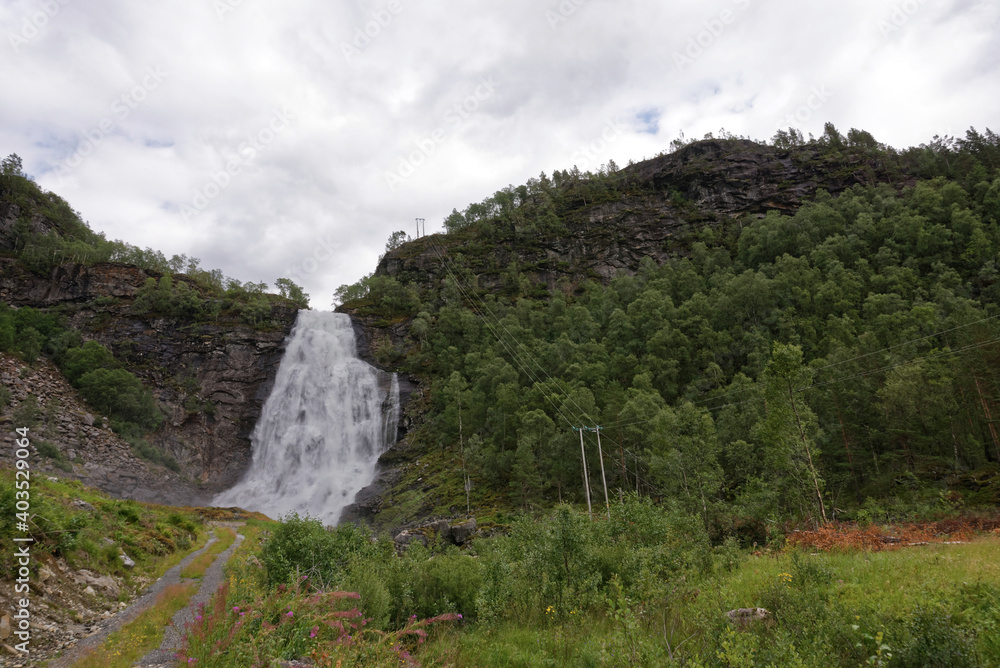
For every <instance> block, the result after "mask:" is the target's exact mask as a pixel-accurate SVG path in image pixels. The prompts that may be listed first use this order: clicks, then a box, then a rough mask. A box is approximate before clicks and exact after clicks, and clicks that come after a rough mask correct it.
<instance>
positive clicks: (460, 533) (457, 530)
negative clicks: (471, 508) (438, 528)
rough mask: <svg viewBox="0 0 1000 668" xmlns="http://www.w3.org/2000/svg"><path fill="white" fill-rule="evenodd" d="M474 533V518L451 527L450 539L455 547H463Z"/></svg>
mask: <svg viewBox="0 0 1000 668" xmlns="http://www.w3.org/2000/svg"><path fill="white" fill-rule="evenodd" d="M475 533H476V518H475V517H473V518H471V519H468V520H465V521H464V522H459V523H458V524H455V525H453V526H452V527H451V537H452V540H454V541H455V544H456V545H465V543H466V541H468V540H469V539H470V538H472V536H473V534H475Z"/></svg>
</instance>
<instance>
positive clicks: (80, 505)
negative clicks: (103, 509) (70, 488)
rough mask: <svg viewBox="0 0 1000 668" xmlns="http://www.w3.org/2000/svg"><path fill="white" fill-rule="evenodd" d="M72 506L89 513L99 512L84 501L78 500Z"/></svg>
mask: <svg viewBox="0 0 1000 668" xmlns="http://www.w3.org/2000/svg"><path fill="white" fill-rule="evenodd" d="M70 505H72V506H73V507H74V508H79V509H80V510H85V511H87V512H88V513H93V512H97V510H96V509H95V508H94V507H93V506H92V505H90V504H89V503H87V502H86V501H84V500H83V499H76V500H75V501H73V503H72V504H70Z"/></svg>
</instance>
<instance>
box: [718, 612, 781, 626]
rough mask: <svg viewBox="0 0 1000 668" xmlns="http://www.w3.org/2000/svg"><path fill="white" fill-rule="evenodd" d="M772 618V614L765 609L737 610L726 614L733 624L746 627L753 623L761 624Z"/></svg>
mask: <svg viewBox="0 0 1000 668" xmlns="http://www.w3.org/2000/svg"><path fill="white" fill-rule="evenodd" d="M770 616H771V613H770V612H768V611H767V610H765V609H764V608H737V609H736V610H730V611H729V612H727V613H726V617H728V618H729V622H730V623H731V624H735V625H736V626H746V625H747V624H752V623H753V622H761V621H764V620H765V619H767V618H768V617H770Z"/></svg>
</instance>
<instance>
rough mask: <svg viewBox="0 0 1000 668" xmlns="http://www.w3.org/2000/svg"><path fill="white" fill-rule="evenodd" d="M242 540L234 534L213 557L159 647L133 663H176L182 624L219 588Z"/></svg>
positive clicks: (141, 664) (163, 664)
mask: <svg viewBox="0 0 1000 668" xmlns="http://www.w3.org/2000/svg"><path fill="white" fill-rule="evenodd" d="M242 542H243V535H242V534H239V533H238V534H236V540H235V541H233V544H232V545H230V546H229V549H227V550H226V551H225V552H223V553H222V554H220V555H219V556H218V557H216V558H215V561H213V562H212V565H211V566H209V567H208V570H207V571H205V575H203V576H202V578H201V586H200V587H199V588H198V593H197V594H195V595H194V596H193V597H191V603H190V604H189V605H188V606H187V607H185V608H181V609H180V610H178V611H177V614H175V615H174V616H173V619H171V620H170V626H168V627H167V628H166V629H164V632H163V642H162V643H160V648H159V649H154V650H153V651H152V652H150V653H149V654H147V655H146V656H144V657H142V658H141V659H139V662H138V663H136V664H135V665H136V666H146V667H147V668H151V667H153V666H156V667H161V666H162V667H164V668H166V667H167V666H173V665H176V660H175V659H174V653H175V652H176V651H177V650H179V649H180V648H181V643H182V642H183V636H182V634H183V631H184V625H185V624H187V623H188V622H190V621H191V620H192V619H193V618H194V612H193V611H194V610H195V609H197V607H198V605H199V604H200V603H207V602H208V599H209V598H211V596H212V594H214V593H215V591H216V590H217V589H218V588H219V585H221V584H222V581H223V580H224V579H225V574H224V573H223V572H222V569H223V567H224V566H225V565H226V562H227V561H229V557H231V556H232V555H233V552H234V551H236V548H237V547H239V545H240V543H242Z"/></svg>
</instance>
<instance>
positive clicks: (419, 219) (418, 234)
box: [417, 218, 427, 239]
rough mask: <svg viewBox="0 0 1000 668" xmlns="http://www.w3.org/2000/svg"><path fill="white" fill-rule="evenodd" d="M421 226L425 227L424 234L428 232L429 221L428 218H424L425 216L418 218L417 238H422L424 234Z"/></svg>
mask: <svg viewBox="0 0 1000 668" xmlns="http://www.w3.org/2000/svg"><path fill="white" fill-rule="evenodd" d="M421 227H422V228H423V230H424V235H426V234H427V221H426V220H424V219H423V218H417V238H418V239H419V238H420V237H421V236H423V235H422V234H420V228H421Z"/></svg>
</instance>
